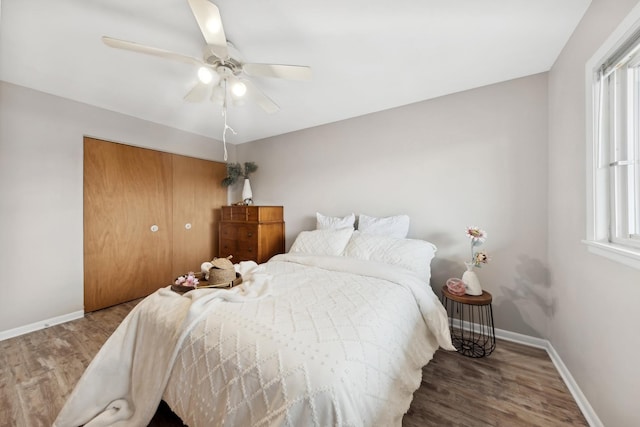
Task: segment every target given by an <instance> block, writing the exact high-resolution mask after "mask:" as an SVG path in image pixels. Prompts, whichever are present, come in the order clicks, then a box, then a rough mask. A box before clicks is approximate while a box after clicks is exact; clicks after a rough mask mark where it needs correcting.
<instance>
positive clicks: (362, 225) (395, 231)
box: [358, 214, 409, 239]
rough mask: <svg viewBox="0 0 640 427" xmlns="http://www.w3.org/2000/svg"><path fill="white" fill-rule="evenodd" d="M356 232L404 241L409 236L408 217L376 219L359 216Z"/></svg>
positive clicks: (397, 216)
mask: <svg viewBox="0 0 640 427" xmlns="http://www.w3.org/2000/svg"><path fill="white" fill-rule="evenodd" d="M358 230H359V231H361V232H363V233H367V234H376V235H379V236H389V237H397V238H398V239H404V238H405V237H407V234H409V215H395V216H388V217H386V218H376V217H373V216H368V215H364V214H360V215H359V216H358Z"/></svg>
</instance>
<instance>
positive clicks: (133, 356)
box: [54, 228, 455, 427]
mask: <svg viewBox="0 0 640 427" xmlns="http://www.w3.org/2000/svg"><path fill="white" fill-rule="evenodd" d="M434 254H435V247H434V246H433V245H432V244H430V243H428V242H425V241H420V240H411V239H401V238H395V237H389V236H374V235H367V234H365V233H360V232H358V231H355V232H354V231H353V228H351V229H337V230H314V231H309V232H302V233H300V235H299V236H298V238H297V239H296V241H295V242H294V245H293V246H292V248H291V250H290V252H289V253H287V254H283V255H277V256H276V257H274V258H272V259H271V260H270V261H269V262H267V263H264V264H261V265H257V264H255V263H252V262H242V263H239V264H236V266H235V267H236V270H237V271H238V272H240V273H241V274H242V275H243V278H244V281H243V283H242V285H239V286H236V287H234V288H232V289H196V290H193V291H190V292H188V293H186V294H184V295H180V294H177V293H175V292H172V291H171V290H170V288H165V289H160V290H159V291H157V292H156V293H154V294H152V295H150V296H149V297H147V298H145V299H144V300H143V301H142V302H140V303H139V304H138V305H137V306H136V307H135V308H134V309H133V310H132V311H131V313H130V314H129V315H128V316H127V318H126V319H125V320H124V321H123V322H122V324H121V325H120V326H119V327H118V329H117V330H116V331H115V332H114V334H113V335H112V336H111V337H110V338H109V340H108V341H107V342H106V343H105V345H104V346H103V348H102V349H101V350H100V352H99V353H98V355H96V357H95V358H94V360H93V361H92V362H91V364H90V365H89V367H88V368H87V370H86V371H85V373H84V374H83V376H82V378H81V379H80V381H79V382H78V384H77V385H76V387H75V389H74V391H73V392H72V394H71V395H70V397H69V399H68V400H67V402H66V404H65V406H64V408H63V409H62V411H61V412H60V414H59V415H58V418H57V419H56V422H55V423H54V426H57V427H66V426H78V425H83V424H85V425H87V426H90V427H91V426H102V425H113V426H139V425H147V424H148V422H149V420H150V419H151V418H152V417H153V415H154V413H155V410H156V408H157V406H158V404H159V402H160V400H161V399H162V400H164V401H165V402H167V404H168V405H169V406H170V407H171V409H172V410H173V411H174V412H175V413H176V414H177V415H178V416H179V417H180V418H181V419H182V420H183V422H184V423H185V424H186V425H189V426H192V427H196V426H301V425H305V426H329V425H332V426H400V425H401V423H402V417H403V415H404V414H405V413H406V411H407V410H408V409H409V405H410V403H411V399H412V396H413V392H414V391H415V390H416V389H417V388H418V387H419V386H420V382H421V378H422V367H423V366H424V365H426V364H427V363H428V362H429V361H430V360H431V358H432V357H433V354H434V353H435V351H436V350H437V349H438V347H442V348H444V349H447V350H455V348H454V347H453V346H452V345H451V338H450V335H449V329H448V321H447V316H446V312H445V310H444V308H443V307H442V305H441V304H440V302H439V300H438V298H437V297H436V295H435V294H434V293H433V291H432V289H431V287H430V286H429V277H430V261H431V259H432V258H433V256H434Z"/></svg>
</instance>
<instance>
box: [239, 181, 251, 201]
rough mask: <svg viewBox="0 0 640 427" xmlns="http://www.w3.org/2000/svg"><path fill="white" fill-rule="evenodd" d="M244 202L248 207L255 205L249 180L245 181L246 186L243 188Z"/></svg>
mask: <svg viewBox="0 0 640 427" xmlns="http://www.w3.org/2000/svg"><path fill="white" fill-rule="evenodd" d="M242 201H243V202H244V203H245V204H246V205H251V204H253V193H252V192H251V183H250V182H249V178H245V179H244V186H243V187H242Z"/></svg>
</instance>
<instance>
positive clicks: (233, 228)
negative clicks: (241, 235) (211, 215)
mask: <svg viewBox="0 0 640 427" xmlns="http://www.w3.org/2000/svg"><path fill="white" fill-rule="evenodd" d="M237 229H238V227H237V225H236V224H231V223H223V222H221V223H220V239H229V240H235V239H236V237H237V235H238V233H237Z"/></svg>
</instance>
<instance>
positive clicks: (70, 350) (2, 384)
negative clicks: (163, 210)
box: [0, 301, 588, 427]
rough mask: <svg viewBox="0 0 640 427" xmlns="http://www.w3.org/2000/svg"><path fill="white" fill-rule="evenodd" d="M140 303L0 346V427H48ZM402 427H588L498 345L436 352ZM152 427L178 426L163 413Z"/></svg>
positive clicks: (538, 373) (549, 385)
mask: <svg viewBox="0 0 640 427" xmlns="http://www.w3.org/2000/svg"><path fill="white" fill-rule="evenodd" d="M136 303H137V301H134V302H129V303H124V304H120V305H117V306H115V307H111V308H108V309H104V310H100V311H97V312H93V313H89V314H87V315H86V316H85V318H83V319H79V320H74V321H72V322H68V323H65V324H62V325H57V326H53V327H50V328H48V329H44V330H41V331H37V332H32V333H30V334H26V335H22V336H20V337H16V338H11V339H8V340H5V341H0V427H36V426H46V427H48V426H51V424H52V422H53V420H54V419H55V417H56V416H57V414H58V411H59V410H60V408H61V407H62V405H63V404H64V402H65V399H66V397H67V396H68V395H69V394H70V393H71V390H72V389H73V387H74V386H75V383H76V382H77V380H78V378H79V377H80V375H81V374H82V372H83V371H84V369H85V368H86V366H87V365H88V364H89V362H90V361H91V359H92V358H93V356H94V355H95V354H96V353H97V352H98V350H99V348H100V347H101V346H102V344H103V343H104V342H105V341H106V339H107V338H108V337H109V335H110V334H111V333H112V332H113V331H114V330H115V328H116V327H117V325H118V324H119V323H120V321H121V320H122V319H123V318H124V317H125V316H126V314H127V313H128V312H129V310H131V308H132V307H133V306H134V305H135V304H136ZM402 425H403V426H404V427H418V426H419V427H430V426H433V427H436V426H437V427H443V426H465V427H481V426H518V427H519V426H536V427H543V426H588V424H587V422H586V420H585V419H584V417H583V416H582V414H581V413H580V410H579V409H578V406H577V404H576V403H575V401H574V400H573V398H572V396H571V394H570V393H569V391H568V390H567V387H566V386H565V384H564V382H563V381H562V379H561V377H560V375H559V374H558V372H557V371H556V369H555V367H554V365H553V363H552V362H551V360H550V359H549V357H548V355H547V353H546V352H545V351H544V350H540V349H534V348H530V347H526V346H522V345H519V344H514V343H510V342H506V341H498V345H497V348H496V350H495V351H494V352H493V354H491V356H489V357H486V358H484V359H470V358H467V357H464V356H461V355H459V354H458V353H455V352H446V351H442V350H439V351H438V352H437V353H436V354H435V356H434V359H433V360H432V361H431V362H430V363H429V364H428V365H427V366H426V367H425V368H424V369H423V380H422V385H421V387H420V388H419V389H418V390H417V391H416V393H415V395H414V399H413V403H412V405H411V408H410V409H409V412H408V413H407V415H406V416H405V417H404V420H403V423H402ZM150 426H155V427H169V426H182V422H181V421H180V419H179V418H178V417H177V416H175V415H174V414H173V413H172V412H171V410H170V409H169V408H168V406H167V405H165V404H164V403H163V404H161V405H160V407H159V408H158V411H157V412H156V415H155V417H154V419H153V421H152V422H151V424H150Z"/></svg>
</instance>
